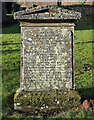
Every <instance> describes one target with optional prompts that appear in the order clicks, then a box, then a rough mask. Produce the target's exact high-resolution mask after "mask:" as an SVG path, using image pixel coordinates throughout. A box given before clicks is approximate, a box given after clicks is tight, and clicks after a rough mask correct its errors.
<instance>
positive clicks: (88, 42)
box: [75, 41, 94, 44]
mask: <svg viewBox="0 0 94 120" xmlns="http://www.w3.org/2000/svg"><path fill="white" fill-rule="evenodd" d="M80 43H94V41H88V42H77V43H75V44H80Z"/></svg>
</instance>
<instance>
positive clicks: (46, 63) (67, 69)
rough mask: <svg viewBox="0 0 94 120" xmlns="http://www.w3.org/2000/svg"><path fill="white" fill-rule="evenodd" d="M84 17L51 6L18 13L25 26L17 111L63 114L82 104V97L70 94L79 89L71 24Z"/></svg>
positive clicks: (18, 17) (17, 16) (22, 34)
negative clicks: (57, 112) (75, 78)
mask: <svg viewBox="0 0 94 120" xmlns="http://www.w3.org/2000/svg"><path fill="white" fill-rule="evenodd" d="M80 17H81V14H80V13H77V12H74V11H68V10H64V9H62V8H48V7H47V6H46V7H37V8H32V9H28V10H24V11H19V12H16V13H14V18H15V19H19V20H20V22H21V81H20V89H19V90H18V91H17V92H16V94H15V97H14V108H15V109H16V110H21V111H30V112H31V111H32V110H34V111H36V109H37V110H40V111H41V110H43V111H45V110H46V109H47V110H49V109H58V108H59V109H61V110H62V109H69V108H72V107H74V106H76V105H78V104H79V101H80V96H79V95H78V94H76V92H75V91H66V90H68V89H74V88H75V84H74V83H75V82H74V59H73V57H74V53H73V46H74V41H73V40H74V24H73V23H68V21H67V20H72V21H73V20H76V19H80ZM40 20H41V21H40ZM62 20H66V23H62ZM64 91H65V92H64Z"/></svg>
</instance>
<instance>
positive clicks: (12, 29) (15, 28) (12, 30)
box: [2, 23, 20, 34]
mask: <svg viewBox="0 0 94 120" xmlns="http://www.w3.org/2000/svg"><path fill="white" fill-rule="evenodd" d="M16 33H20V26H19V23H16V24H12V25H9V26H6V27H5V28H3V29H2V34H16Z"/></svg>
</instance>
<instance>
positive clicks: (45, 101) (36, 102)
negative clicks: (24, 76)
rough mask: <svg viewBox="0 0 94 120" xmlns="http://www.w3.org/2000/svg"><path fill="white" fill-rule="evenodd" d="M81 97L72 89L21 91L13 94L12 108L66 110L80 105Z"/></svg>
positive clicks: (27, 110)
mask: <svg viewBox="0 0 94 120" xmlns="http://www.w3.org/2000/svg"><path fill="white" fill-rule="evenodd" d="M80 99H81V97H80V96H79V94H78V93H77V92H76V91H74V90H70V91H64V90H59V91H57V90H52V91H22V90H21V89H20V88H19V89H18V90H17V91H16V94H15V96H14V109H15V110H20V111H23V112H32V111H39V112H47V111H49V110H64V111H65V110H68V109H71V108H73V107H76V106H78V105H80Z"/></svg>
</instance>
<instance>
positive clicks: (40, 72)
mask: <svg viewBox="0 0 94 120" xmlns="http://www.w3.org/2000/svg"><path fill="white" fill-rule="evenodd" d="M68 25H69V24H67V26H68ZM71 25H72V26H73V24H71ZM54 26H55V24H54ZM54 26H51V24H48V26H46V25H45V24H44V26H43V27H42V26H41V27H37V26H36V27H34V26H32V24H31V25H29V26H28V27H27V26H26V25H25V26H22V27H21V31H22V41H21V44H22V48H21V56H22V58H21V59H22V62H21V71H22V72H21V88H22V89H24V90H26V91H31V90H48V89H63V88H64V87H66V88H68V89H72V88H73V87H74V84H73V83H72V71H73V69H72V64H73V63H72V62H73V61H72V59H73V58H72V54H73V53H72V42H73V41H72V37H73V36H72V32H73V28H72V27H70V29H68V28H67V27H66V26H64V24H60V26H58V25H57V26H55V27H54Z"/></svg>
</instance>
